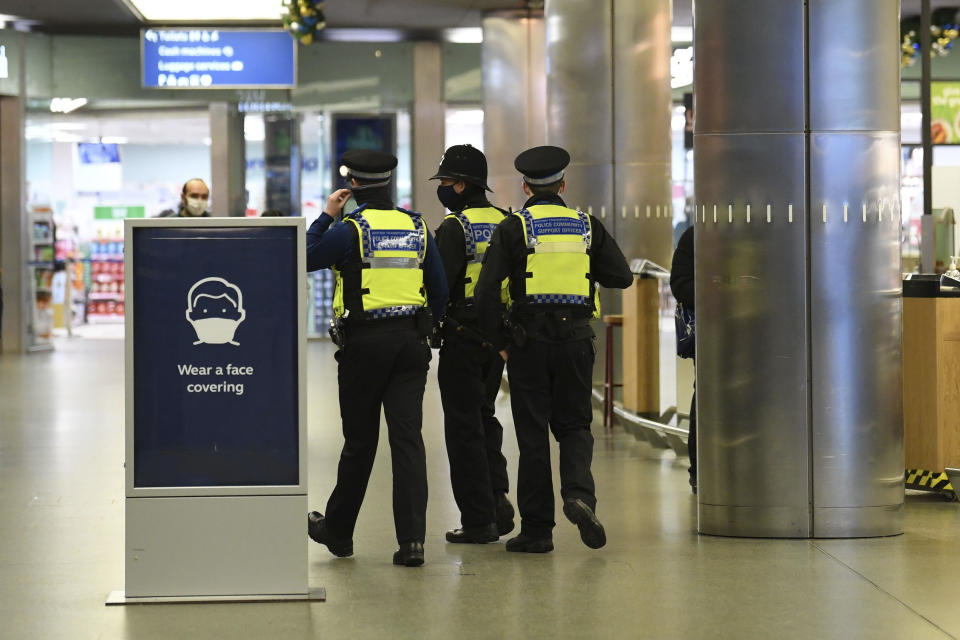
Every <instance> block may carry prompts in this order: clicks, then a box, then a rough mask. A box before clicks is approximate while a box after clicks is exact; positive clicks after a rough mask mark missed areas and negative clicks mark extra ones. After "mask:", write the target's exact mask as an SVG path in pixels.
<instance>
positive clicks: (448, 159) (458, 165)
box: [430, 144, 490, 191]
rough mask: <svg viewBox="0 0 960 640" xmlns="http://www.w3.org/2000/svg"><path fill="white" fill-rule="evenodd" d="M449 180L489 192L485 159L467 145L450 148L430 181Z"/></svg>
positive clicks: (476, 150)
mask: <svg viewBox="0 0 960 640" xmlns="http://www.w3.org/2000/svg"><path fill="white" fill-rule="evenodd" d="M440 178H449V179H450V180H463V181H464V182H469V183H470V184H475V185H477V186H478V187H480V188H482V189H485V190H487V191H490V187H488V186H487V158H486V156H484V155H483V152H482V151H480V150H479V149H477V148H475V147H472V146H470V145H469V144H458V145H454V146H452V147H450V148H449V149H447V150H446V152H444V154H443V157H442V158H440V167H439V168H438V169H437V173H436V174H434V176H433V177H432V178H430V179H431V180H438V179H440Z"/></svg>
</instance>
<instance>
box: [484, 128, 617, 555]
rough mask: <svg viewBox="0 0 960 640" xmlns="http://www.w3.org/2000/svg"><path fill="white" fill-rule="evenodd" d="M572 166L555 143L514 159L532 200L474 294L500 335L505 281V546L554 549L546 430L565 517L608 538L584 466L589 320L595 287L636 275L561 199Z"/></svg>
mask: <svg viewBox="0 0 960 640" xmlns="http://www.w3.org/2000/svg"><path fill="white" fill-rule="evenodd" d="M569 163H570V155H569V154H568V153H567V152H566V151H564V150H563V149H560V148H559V147H536V148H533V149H529V150H527V151H524V152H523V153H521V154H520V155H519V156H518V157H517V159H516V161H515V163H514V166H515V167H516V169H517V171H519V172H520V173H521V174H523V190H524V192H525V193H526V194H527V195H528V196H530V199H529V200H527V202H526V204H525V205H524V208H523V210H521V211H519V212H517V213H514V214H513V215H511V216H508V217H507V218H506V219H505V220H504V221H503V222H502V223H501V224H500V226H498V227H497V230H496V231H495V232H494V234H493V238H492V239H491V240H490V246H489V247H488V248H487V254H486V258H485V260H484V264H483V269H482V270H481V272H480V280H479V282H478V283H477V288H476V294H475V295H476V302H477V309H478V313H479V319H480V329H481V331H483V332H484V333H485V334H488V335H497V334H498V331H500V330H501V316H500V307H499V303H500V287H501V282H502V281H503V280H504V279H505V278H507V279H509V288H510V298H511V300H512V306H511V309H510V314H509V327H508V329H509V332H508V333H509V342H508V339H507V336H506V335H504V334H503V332H502V331H501V333H500V335H499V336H498V337H497V338H496V347H497V348H498V349H500V350H501V355H502V356H503V358H504V360H506V361H507V373H508V376H509V380H510V401H511V405H512V409H513V421H514V425H515V427H516V430H517V443H518V445H519V447H520V464H519V470H518V479H517V504H518V506H519V508H520V535H518V536H516V537H514V538H512V539H511V540H509V541H508V542H507V551H517V552H527V553H545V552H548V551H552V550H553V527H554V494H553V482H552V478H551V472H550V440H549V433H550V432H551V431H552V432H553V435H554V437H555V438H556V439H557V441H558V442H559V445H560V483H561V486H560V495H561V497H562V498H563V513H564V515H565V516H566V517H567V519H568V520H570V521H571V522H572V523H573V524H575V525H576V526H577V527H578V528H579V530H580V538H581V540H583V542H584V544H586V545H587V546H588V547H590V548H592V549H598V548H600V547H602V546H603V545H604V544H606V532H605V531H604V528H603V525H602V524H600V521H599V520H598V519H597V516H596V505H597V499H596V495H595V488H594V482H593V475H592V473H591V471H590V464H591V461H592V459H593V435H592V434H591V432H590V422H591V421H592V419H593V407H592V405H591V395H592V378H593V359H594V349H593V342H592V339H593V332H592V330H591V328H590V319H591V317H593V316H594V315H595V314H598V313H599V305H598V302H597V285H602V286H605V287H615V288H620V289H624V288H627V287H629V286H630V285H631V283H632V282H633V276H632V274H631V273H630V268H629V266H628V265H627V261H626V260H625V259H624V257H623V253H622V252H621V251H620V248H619V247H618V246H617V243H616V242H615V241H614V239H613V237H612V236H610V235H609V234H608V233H607V232H606V230H605V229H604V227H603V225H602V224H601V223H600V221H599V220H597V219H596V218H594V217H593V216H588V215H586V214H584V213H581V212H580V211H576V210H573V209H569V208H568V207H567V206H566V205H565V204H564V202H563V199H562V198H561V197H560V194H562V193H563V190H564V187H565V183H564V169H565V168H566V167H567V165H568V164H569Z"/></svg>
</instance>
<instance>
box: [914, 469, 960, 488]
mask: <svg viewBox="0 0 960 640" xmlns="http://www.w3.org/2000/svg"><path fill="white" fill-rule="evenodd" d="M904 475H905V480H906V487H907V489H917V490H920V491H940V492H944V493H945V492H947V491H951V492H952V491H953V486H951V484H950V478H949V477H948V476H947V474H945V473H941V472H934V471H926V470H924V469H907V470H906V473H905V474H904Z"/></svg>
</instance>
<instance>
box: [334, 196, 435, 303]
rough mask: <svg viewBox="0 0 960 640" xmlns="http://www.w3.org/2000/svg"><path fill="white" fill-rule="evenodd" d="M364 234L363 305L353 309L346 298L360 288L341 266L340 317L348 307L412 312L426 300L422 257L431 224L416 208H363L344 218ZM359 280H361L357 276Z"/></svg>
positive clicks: (336, 293) (337, 299)
mask: <svg viewBox="0 0 960 640" xmlns="http://www.w3.org/2000/svg"><path fill="white" fill-rule="evenodd" d="M345 221H346V222H348V223H351V224H353V225H354V226H355V227H356V228H357V235H358V236H359V238H360V243H359V244H360V247H359V248H360V264H359V270H360V278H359V287H360V292H359V293H360V300H361V306H362V308H361V309H352V308H350V309H348V308H347V305H348V303H347V302H345V300H354V299H356V295H355V294H356V293H357V292H355V291H346V290H345V287H349V286H356V285H355V284H354V285H351V284H349V281H348V280H346V279H345V278H344V277H343V274H342V273H341V272H340V271H335V273H336V275H337V284H336V288H335V290H334V294H333V311H334V313H335V314H336V315H337V317H342V316H344V315H345V314H346V313H347V312H348V311H349V312H350V313H351V314H352V315H354V316H356V315H361V317H365V318H373V319H379V318H395V317H404V316H412V315H414V314H416V313H417V311H418V310H419V309H421V308H422V307H423V306H424V305H425V304H426V291H425V290H424V285H423V261H424V259H425V258H426V255H427V227H426V224H425V223H424V222H423V218H421V217H420V214H417V213H408V212H406V211H399V210H396V209H392V210H384V209H359V210H358V211H355V212H354V213H352V214H350V215H349V216H347V217H346V219H345ZM354 282H356V280H355V279H354Z"/></svg>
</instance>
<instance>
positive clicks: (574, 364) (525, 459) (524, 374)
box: [507, 338, 597, 538]
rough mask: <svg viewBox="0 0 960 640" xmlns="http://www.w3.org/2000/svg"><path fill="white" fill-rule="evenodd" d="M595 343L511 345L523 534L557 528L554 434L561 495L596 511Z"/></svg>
mask: <svg viewBox="0 0 960 640" xmlns="http://www.w3.org/2000/svg"><path fill="white" fill-rule="evenodd" d="M593 358H594V352H593V343H592V340H591V339H590V338H584V339H581V340H576V341H573V342H559V343H555V342H542V341H539V340H534V339H530V340H528V341H527V344H526V345H525V346H523V347H516V346H515V347H512V348H511V349H510V359H509V361H508V362H507V371H508V374H509V378H510V404H511V408H512V409H513V422H514V425H515V426H516V429H517V444H518V445H519V448H520V464H519V469H518V474H517V502H518V506H519V508H520V518H521V525H520V532H521V533H523V534H526V535H528V536H532V537H535V538H544V537H550V536H551V535H552V530H553V527H554V525H555V522H554V496H553V478H552V475H551V470H550V436H549V434H550V432H553V436H554V437H555V438H556V439H557V442H558V443H559V445H560V495H561V497H562V498H563V499H564V500H568V499H574V498H580V499H581V500H583V501H584V502H585V503H586V504H587V506H589V507H590V508H591V509H596V505H597V498H596V495H595V487H594V483H593V474H592V473H591V472H590V464H591V462H592V461H593V434H592V433H590V422H591V420H592V419H593V407H592V405H591V391H592V376H593Z"/></svg>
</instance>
